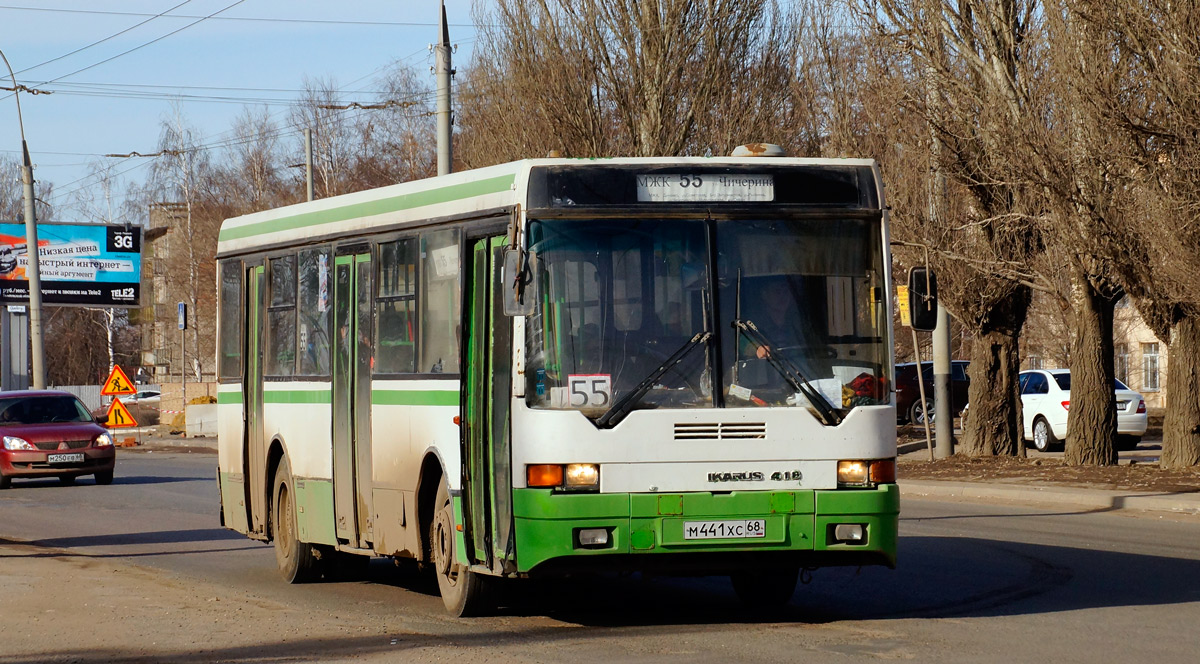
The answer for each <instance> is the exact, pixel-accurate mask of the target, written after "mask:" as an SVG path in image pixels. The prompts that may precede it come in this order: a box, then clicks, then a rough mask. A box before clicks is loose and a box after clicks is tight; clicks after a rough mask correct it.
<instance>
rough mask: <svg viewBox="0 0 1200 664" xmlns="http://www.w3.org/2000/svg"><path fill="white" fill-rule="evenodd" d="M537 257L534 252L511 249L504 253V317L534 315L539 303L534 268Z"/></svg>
mask: <svg viewBox="0 0 1200 664" xmlns="http://www.w3.org/2000/svg"><path fill="white" fill-rule="evenodd" d="M535 260H536V256H535V254H534V253H533V252H526V251H523V250H521V249H509V250H507V251H505V252H504V272H503V275H502V278H503V279H504V288H503V289H502V290H503V291H504V315H505V316H528V315H529V314H532V313H533V304H534V302H536V301H537V293H536V290H537V289H536V288H534V280H533V271H534V270H533V268H534V265H535V264H536V263H535Z"/></svg>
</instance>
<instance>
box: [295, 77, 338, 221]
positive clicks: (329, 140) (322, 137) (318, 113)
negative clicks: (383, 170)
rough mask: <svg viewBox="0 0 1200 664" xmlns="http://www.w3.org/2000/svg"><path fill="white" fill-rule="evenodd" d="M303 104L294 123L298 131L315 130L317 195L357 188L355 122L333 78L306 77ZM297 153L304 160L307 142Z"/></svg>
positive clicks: (314, 169)
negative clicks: (352, 172)
mask: <svg viewBox="0 0 1200 664" xmlns="http://www.w3.org/2000/svg"><path fill="white" fill-rule="evenodd" d="M304 90H305V92H304V95H303V97H302V98H301V103H300V104H299V105H298V106H297V107H296V108H294V109H293V110H292V112H291V115H290V122H291V124H292V126H293V127H295V128H296V129H297V130H304V129H311V130H312V135H313V171H314V173H313V180H314V186H315V189H316V193H317V196H318V197H320V198H328V197H330V196H337V195H338V194H344V193H347V192H349V191H353V190H354V188H353V187H352V186H351V185H350V177H349V176H350V170H351V167H352V164H353V155H354V134H353V125H352V123H351V122H350V120H349V117H348V115H347V113H346V110H347V109H346V105H345V104H342V103H341V94H340V92H339V91H338V88H337V85H336V83H335V82H334V81H332V80H325V81H318V80H313V79H305V82H304ZM296 148H297V149H296V150H295V151H293V153H292V154H293V155H299V160H298V161H300V162H303V161H304V158H303V156H304V145H303V143H299V144H297V145H296Z"/></svg>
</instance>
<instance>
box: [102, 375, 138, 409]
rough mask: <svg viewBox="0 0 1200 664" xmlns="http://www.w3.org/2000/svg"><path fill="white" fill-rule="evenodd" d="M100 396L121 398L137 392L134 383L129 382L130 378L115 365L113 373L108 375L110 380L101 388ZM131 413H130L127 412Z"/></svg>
mask: <svg viewBox="0 0 1200 664" xmlns="http://www.w3.org/2000/svg"><path fill="white" fill-rule="evenodd" d="M100 387H101V389H100V394H103V395H104V396H106V397H112V396H120V395H124V394H134V393H135V392H137V390H135V389H133V381H131V380H129V376H126V375H125V372H124V371H121V367H119V366H117V365H115V364H114V365H113V370H112V373H110V374H108V380H106V381H104V384H103V385H101V386H100ZM126 412H129V411H126Z"/></svg>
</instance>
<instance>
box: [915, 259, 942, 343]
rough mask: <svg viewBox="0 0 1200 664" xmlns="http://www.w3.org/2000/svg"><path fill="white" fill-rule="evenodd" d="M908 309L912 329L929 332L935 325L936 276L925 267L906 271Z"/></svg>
mask: <svg viewBox="0 0 1200 664" xmlns="http://www.w3.org/2000/svg"><path fill="white" fill-rule="evenodd" d="M908 310H909V311H910V312H911V315H912V328H913V329H914V330H920V331H921V332H930V331H932V330H933V328H935V327H937V278H936V277H935V276H934V274H933V272H931V271H930V270H929V268H927V267H914V268H912V269H910V270H909V271H908Z"/></svg>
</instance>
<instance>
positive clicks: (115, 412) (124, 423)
mask: <svg viewBox="0 0 1200 664" xmlns="http://www.w3.org/2000/svg"><path fill="white" fill-rule="evenodd" d="M104 426H106V427H108V428H109V429H121V428H124V427H136V426H137V420H135V419H133V415H130V414H129V409H128V408H126V407H125V404H123V403H121V400H120V399H113V400H112V403H111V404H109V406H108V421H107V422H105V424H104Z"/></svg>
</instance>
